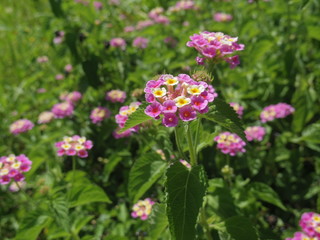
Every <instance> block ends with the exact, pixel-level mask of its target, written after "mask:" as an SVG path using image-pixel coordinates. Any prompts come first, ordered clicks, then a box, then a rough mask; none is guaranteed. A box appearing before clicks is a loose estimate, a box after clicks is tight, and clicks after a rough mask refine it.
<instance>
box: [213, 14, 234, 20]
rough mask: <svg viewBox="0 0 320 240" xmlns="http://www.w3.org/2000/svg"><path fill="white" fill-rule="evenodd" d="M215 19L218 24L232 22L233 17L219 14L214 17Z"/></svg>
mask: <svg viewBox="0 0 320 240" xmlns="http://www.w3.org/2000/svg"><path fill="white" fill-rule="evenodd" d="M213 19H214V20H215V21H216V22H230V21H231V20H232V15H230V14H227V13H221V12H218V13H216V14H214V15H213Z"/></svg>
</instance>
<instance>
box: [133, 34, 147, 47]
mask: <svg viewBox="0 0 320 240" xmlns="http://www.w3.org/2000/svg"><path fill="white" fill-rule="evenodd" d="M148 42H149V40H148V39H147V38H143V37H137V38H135V39H134V40H133V43H132V46H134V47H136V48H141V49H144V48H146V47H147V46H148Z"/></svg>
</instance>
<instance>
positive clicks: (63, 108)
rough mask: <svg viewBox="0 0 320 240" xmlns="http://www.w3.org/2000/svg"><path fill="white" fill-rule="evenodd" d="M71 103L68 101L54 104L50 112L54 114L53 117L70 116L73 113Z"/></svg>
mask: <svg viewBox="0 0 320 240" xmlns="http://www.w3.org/2000/svg"><path fill="white" fill-rule="evenodd" d="M73 110H74V108H73V105H72V104H71V103H70V102H62V103H57V104H55V105H54V106H53V107H52V109H51V112H52V113H53V114H54V117H55V118H65V117H70V116H71V115H72V114H73Z"/></svg>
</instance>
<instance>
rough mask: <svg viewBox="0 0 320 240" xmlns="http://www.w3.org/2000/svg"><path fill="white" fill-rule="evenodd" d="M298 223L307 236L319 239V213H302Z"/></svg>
mask: <svg viewBox="0 0 320 240" xmlns="http://www.w3.org/2000/svg"><path fill="white" fill-rule="evenodd" d="M299 225H300V227H301V228H302V231H303V232H305V233H306V234H307V235H308V236H309V237H315V238H316V239H320V214H317V213H314V212H306V213H303V214H302V216H301V219H300V222H299Z"/></svg>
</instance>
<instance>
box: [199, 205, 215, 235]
mask: <svg viewBox="0 0 320 240" xmlns="http://www.w3.org/2000/svg"><path fill="white" fill-rule="evenodd" d="M200 221H201V224H202V226H203V227H204V229H205V233H206V236H207V239H208V240H213V238H212V236H211V233H210V227H209V224H208V222H207V217H206V212H205V208H204V207H202V208H201V210H200Z"/></svg>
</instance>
